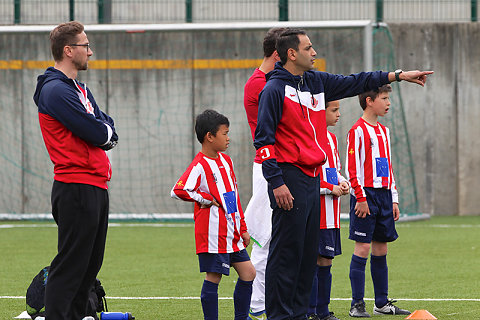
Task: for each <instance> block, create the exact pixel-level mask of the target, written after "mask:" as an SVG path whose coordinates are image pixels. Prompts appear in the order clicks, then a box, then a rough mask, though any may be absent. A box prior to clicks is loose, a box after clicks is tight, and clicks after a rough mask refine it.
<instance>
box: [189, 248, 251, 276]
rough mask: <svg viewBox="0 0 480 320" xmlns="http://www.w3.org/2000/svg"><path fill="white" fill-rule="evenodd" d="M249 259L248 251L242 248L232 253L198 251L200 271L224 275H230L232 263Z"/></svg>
mask: <svg viewBox="0 0 480 320" xmlns="http://www.w3.org/2000/svg"><path fill="white" fill-rule="evenodd" d="M243 261H250V257H249V256H248V252H247V250H246V249H243V250H241V251H238V252H232V253H199V254H198V263H199V265H200V272H216V273H221V274H224V275H226V276H228V275H230V267H231V265H232V263H235V262H243Z"/></svg>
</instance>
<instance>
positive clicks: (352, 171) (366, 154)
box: [346, 84, 410, 318]
mask: <svg viewBox="0 0 480 320" xmlns="http://www.w3.org/2000/svg"><path fill="white" fill-rule="evenodd" d="M391 91H392V88H391V86H390V85H388V84H387V85H384V86H382V87H380V88H378V89H377V90H373V91H368V92H365V93H363V94H360V95H359V96H358V97H359V101H360V106H361V107H362V109H363V115H362V117H361V118H360V119H359V120H358V121H357V122H356V123H355V124H354V125H353V127H352V128H351V129H350V131H349V132H348V137H347V161H346V174H347V178H348V179H349V181H350V185H351V186H352V191H351V197H350V236H349V239H351V240H354V241H355V249H354V252H353V255H352V261H351V263H350V283H351V286H352V303H351V309H350V312H349V314H350V316H352V317H358V318H369V317H370V315H369V314H368V313H367V312H366V311H365V302H364V301H363V298H364V293H365V266H366V263H367V258H368V254H369V252H370V247H371V249H372V253H371V258H370V269H371V275H372V281H373V288H374V292H375V305H374V307H373V313H374V314H402V315H405V314H410V312H409V311H407V310H403V309H400V308H398V307H397V306H395V305H393V302H394V301H393V300H389V299H388V267H387V243H388V242H391V241H394V240H395V239H397V238H398V234H397V231H396V230H395V221H397V220H398V218H399V215H400V211H399V209H398V193H397V188H396V186H395V178H394V176H393V170H392V160H391V144H390V131H389V129H388V128H387V127H385V126H383V125H382V124H380V123H379V122H378V121H377V120H378V117H383V116H385V114H387V112H388V109H389V107H390V99H389V92H391Z"/></svg>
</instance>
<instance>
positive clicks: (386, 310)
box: [373, 299, 410, 315]
mask: <svg viewBox="0 0 480 320" xmlns="http://www.w3.org/2000/svg"><path fill="white" fill-rule="evenodd" d="M394 302H397V301H395V300H391V299H389V300H388V302H387V304H386V305H384V306H383V307H381V308H378V307H377V306H376V305H374V306H373V314H393V315H396V314H403V315H405V314H410V311H408V310H404V309H400V308H399V307H397V306H395V305H393V303H394Z"/></svg>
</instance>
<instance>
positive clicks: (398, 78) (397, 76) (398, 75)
mask: <svg viewBox="0 0 480 320" xmlns="http://www.w3.org/2000/svg"><path fill="white" fill-rule="evenodd" d="M402 72H403V70H402V69H397V70H395V80H397V81H398V82H400V81H402V80H400V73H402Z"/></svg>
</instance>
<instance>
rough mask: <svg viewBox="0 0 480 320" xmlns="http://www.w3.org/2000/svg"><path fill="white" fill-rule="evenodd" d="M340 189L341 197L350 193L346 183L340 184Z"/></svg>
mask: <svg viewBox="0 0 480 320" xmlns="http://www.w3.org/2000/svg"><path fill="white" fill-rule="evenodd" d="M340 188H341V189H342V195H344V194H348V193H349V192H350V186H349V185H348V183H347V182H346V181H342V182H340Z"/></svg>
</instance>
